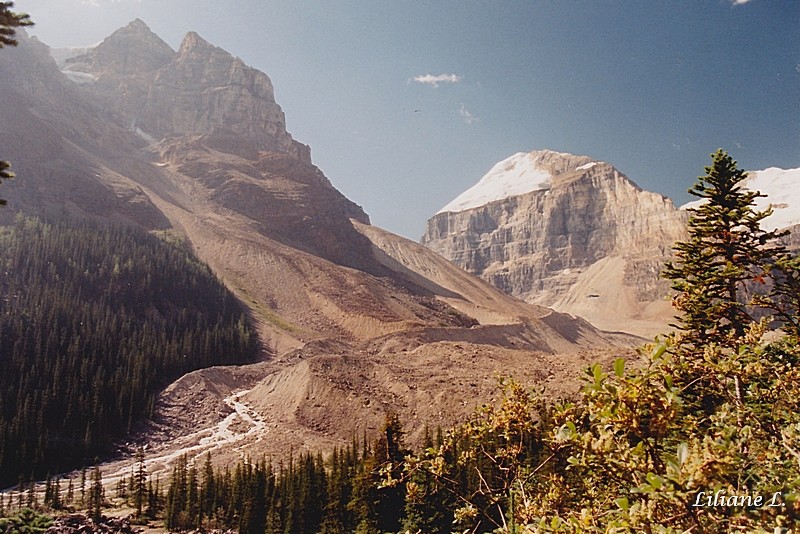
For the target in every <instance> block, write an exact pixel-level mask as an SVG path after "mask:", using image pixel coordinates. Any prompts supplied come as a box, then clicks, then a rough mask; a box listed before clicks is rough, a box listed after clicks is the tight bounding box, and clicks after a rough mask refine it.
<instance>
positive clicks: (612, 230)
mask: <svg viewBox="0 0 800 534" xmlns="http://www.w3.org/2000/svg"><path fill="white" fill-rule="evenodd" d="M685 220H686V219H685V214H684V213H682V212H680V211H678V210H676V209H675V207H674V206H673V204H672V202H671V201H670V200H669V199H667V198H665V197H663V196H661V195H658V194H655V193H650V192H648V191H644V190H642V189H641V188H639V187H638V186H637V185H636V184H635V183H633V182H632V181H631V180H630V179H629V178H627V177H626V176H625V175H623V174H622V173H621V172H619V171H618V170H617V169H616V168H614V167H613V166H612V165H610V164H608V163H605V162H601V161H595V160H593V159H592V158H589V157H587V156H575V155H572V154H565V153H560V152H554V151H550V150H540V151H533V152H530V153H527V154H524V153H520V154H515V155H514V156H512V157H510V158H508V159H506V160H504V161H502V162H500V163H498V164H497V165H495V166H494V167H493V168H492V169H491V170H490V171H489V173H487V174H486V176H484V177H483V178H482V179H481V180H480V181H479V182H478V184H477V185H475V186H474V187H472V188H471V189H468V190H467V191H466V192H465V193H463V194H462V195H460V196H459V197H457V198H456V200H454V201H453V202H451V203H450V204H448V205H447V206H445V207H444V208H443V209H442V210H441V211H439V213H437V214H436V215H434V216H433V217H432V218H431V219H430V220H429V221H428V227H427V230H426V232H425V235H424V236H423V238H422V242H423V244H425V245H426V246H428V247H430V248H431V249H433V250H435V251H436V252H439V253H440V254H442V255H444V256H445V257H446V258H448V259H450V260H452V261H453V262H455V263H456V264H457V265H459V266H461V267H463V268H464V269H466V270H467V271H469V272H472V273H474V274H477V275H479V276H481V277H482V278H483V279H485V280H487V281H489V282H490V283H491V284H493V285H494V286H496V287H498V288H500V289H502V290H503V291H505V292H507V293H509V294H511V295H514V296H517V297H519V298H522V299H524V300H526V301H528V302H533V303H537V304H541V305H546V306H552V307H554V308H555V309H558V310H561V311H566V312H568V313H572V314H576V315H580V316H583V317H585V318H587V319H588V320H590V321H592V322H595V323H596V324H599V325H602V327H603V328H607V329H613V330H622V331H627V332H635V333H639V334H646V335H649V334H651V333H654V331H657V330H658V328H660V326H659V325H661V324H662V321H663V319H664V318H665V317H670V316H671V312H670V307H669V303H668V302H666V301H665V300H663V297H664V296H665V295H666V294H667V292H668V288H669V285H668V284H667V283H666V282H664V281H661V280H660V279H659V276H658V273H659V272H660V269H661V265H662V264H663V261H664V260H665V259H666V258H667V257H669V255H670V253H671V247H672V244H673V243H674V242H675V241H676V240H677V239H680V238H682V237H683V236H684V235H685V228H684V225H685Z"/></svg>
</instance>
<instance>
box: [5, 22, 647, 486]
mask: <svg viewBox="0 0 800 534" xmlns="http://www.w3.org/2000/svg"><path fill="white" fill-rule="evenodd" d="M63 61H64V67H63V68H64V70H65V72H61V71H60V70H59V69H58V67H57V65H56V63H55V62H54V61H53V60H52V58H50V57H49V56H48V50H47V48H46V46H44V45H43V44H41V43H39V42H37V41H36V40H33V39H27V38H25V37H24V36H21V39H20V46H19V47H18V49H16V50H10V51H8V52H7V53H4V54H0V102H2V105H0V142H2V143H3V147H4V148H3V150H4V152H3V157H7V158H9V159H11V160H12V161H13V162H14V165H15V169H16V170H17V173H18V178H17V179H15V180H12V181H10V182H7V183H6V182H4V184H3V196H4V198H7V199H8V201H9V207H8V208H6V209H4V210H2V211H0V218H5V220H6V221H8V220H10V219H11V218H13V217H14V214H15V212H17V211H23V212H25V213H29V214H38V215H43V216H47V217H60V216H62V215H63V214H69V215H71V216H73V217H76V218H92V219H98V220H102V221H107V220H112V221H120V222H124V223H126V224H133V225H137V226H140V227H142V228H144V229H147V230H150V231H158V232H159V233H161V234H164V235H167V236H169V237H170V238H171V239H180V240H182V241H184V242H185V243H186V245H187V246H188V247H190V248H191V250H192V251H193V252H194V253H195V254H196V255H197V256H198V257H199V258H200V259H202V260H203V261H204V262H206V263H208V264H209V265H210V266H211V267H212V269H213V270H214V272H215V273H216V274H217V276H219V278H220V279H221V280H222V281H223V282H224V283H225V284H226V285H227V287H229V288H230V289H231V290H232V291H234V293H235V294H236V295H237V296H238V297H239V299H240V300H241V302H242V303H243V304H245V305H246V306H247V307H248V309H249V313H250V317H251V319H252V320H253V322H254V323H255V325H256V327H257V328H258V331H259V335H260V337H261V341H262V346H263V347H264V349H265V350H264V354H262V359H263V360H264V361H262V362H261V363H258V364H255V365H251V366H244V367H226V368H211V369H204V370H201V371H196V372H194V373H190V374H189V375H186V376H184V377H182V378H181V379H179V380H177V381H176V382H175V383H173V384H172V385H171V386H170V387H169V388H167V389H166V390H165V391H164V392H163V394H162V395H161V397H160V399H159V401H158V403H157V408H156V415H155V417H154V421H151V422H150V423H148V424H145V425H143V426H142V427H141V428H140V429H139V434H137V436H138V438H137V440H141V441H138V443H149V444H151V445H152V447H150V448H148V458H149V460H148V462H151V463H152V466H153V467H152V469H153V470H157V469H166V468H167V467H165V466H167V465H168V464H169V462H171V461H173V460H174V459H175V458H176V454H177V453H178V452H180V451H179V450H176V449H180V450H182V451H183V452H192V453H199V452H202V451H204V450H212V449H213V450H214V451H215V456H216V455H217V454H219V458H220V460H222V459H224V458H225V455H228V456H229V457H236V456H237V455H239V454H240V453H242V451H243V450H244V451H247V453H248V454H252V455H258V454H261V453H266V452H269V453H271V454H281V453H284V452H288V451H289V450H292V449H294V450H297V449H298V448H307V449H310V450H315V448H316V447H318V446H323V445H324V446H327V445H330V444H336V443H338V444H341V443H343V442H345V441H347V440H349V439H350V438H351V437H352V432H353V431H354V430H356V429H358V430H359V432H360V431H361V430H365V429H366V430H368V431H370V429H371V428H377V427H378V426H379V425H380V422H381V421H382V419H383V417H384V416H385V413H386V412H387V411H396V412H398V413H399V414H400V416H401V417H402V418H404V419H405V420H406V421H407V422H408V423H409V428H410V430H409V432H411V434H412V435H413V436H417V437H419V436H421V433H422V431H423V428H424V425H425V424H426V423H429V424H436V423H441V424H442V425H445V426H446V425H450V424H453V423H455V422H456V421H457V420H459V419H460V418H462V417H464V416H466V414H467V413H469V412H470V411H471V410H472V408H473V405H474V403H475V402H476V399H478V398H485V397H486V396H487V395H488V394H489V392H490V391H492V390H493V388H494V387H495V385H496V376H497V375H501V374H502V375H506V374H514V375H518V376H519V377H520V378H522V379H531V380H533V381H536V382H537V383H539V384H540V385H547V386H548V388H549V389H550V391H552V392H553V393H554V394H562V393H566V392H568V391H571V390H573V389H574V388H575V382H574V377H575V376H577V372H578V370H579V369H580V368H581V367H582V366H584V365H585V363H586V362H587V361H589V360H594V359H596V358H600V359H605V360H608V359H610V358H612V357H613V356H616V355H617V354H618V352H617V349H614V348H612V347H614V346H616V345H619V344H624V345H626V346H627V345H629V344H630V343H631V339H630V338H619V337H613V336H608V335H606V334H603V333H602V332H599V331H598V330H597V329H596V328H594V327H593V326H592V325H590V324H589V323H587V322H586V321H584V320H580V319H574V318H572V317H570V316H568V315H564V314H559V313H554V312H552V311H551V310H546V309H543V308H541V307H537V306H531V305H528V304H525V303H523V302H521V301H518V300H516V299H513V298H510V297H508V296H507V295H504V294H503V293H501V292H500V291H498V290H496V289H494V288H492V287H490V286H489V285H487V284H485V283H483V282H480V281H479V280H477V279H475V278H473V277H472V276H470V275H468V274H467V273H464V272H463V271H460V270H458V269H457V268H455V267H453V266H452V265H450V264H448V263H447V262H445V261H444V260H442V259H441V258H439V257H438V256H436V255H434V254H433V253H431V252H430V251H428V250H426V249H424V248H422V247H421V246H419V245H417V244H414V243H411V242H408V241H407V240H403V239H401V238H399V237H397V236H393V235H392V234H390V233H388V232H384V231H382V230H380V229H376V228H373V227H371V226H370V225H369V218H368V217H367V215H366V214H365V213H364V212H363V210H362V209H361V208H360V207H359V206H357V205H356V204H355V203H353V202H352V201H350V200H348V199H347V198H345V197H344V196H343V195H342V194H341V193H339V192H338V191H337V190H336V189H335V188H334V187H333V186H332V185H331V183H330V182H329V181H328V179H327V178H326V177H325V176H324V174H323V173H322V172H321V171H320V170H319V169H318V168H317V167H315V166H314V165H313V163H312V162H311V158H310V150H309V149H308V147H306V146H305V145H302V144H301V143H298V142H297V141H295V140H294V139H293V138H292V137H291V135H290V134H289V133H288V132H287V131H286V126H285V119H284V116H283V112H282V111H281V109H280V107H279V106H278V105H277V103H276V102H275V101H274V96H273V91H272V84H271V82H270V80H269V78H268V77H267V76H266V75H265V74H263V73H260V72H258V71H255V70H254V69H251V68H250V67H247V66H246V65H245V64H244V63H243V62H242V61H241V60H239V59H237V58H234V57H233V56H231V55H230V54H228V53H227V52H225V51H223V50H221V49H219V48H217V47H214V46H213V45H211V44H209V43H207V42H205V41H204V40H202V38H200V37H199V36H198V35H196V34H193V33H190V34H188V35H187V36H186V38H185V39H184V40H183V43H182V44H181V47H180V48H179V50H177V51H172V50H170V49H169V47H168V46H166V45H165V44H164V43H163V41H161V40H160V39H159V38H158V37H157V36H155V35H154V34H153V33H152V32H151V31H150V30H149V29H148V28H147V26H146V25H145V24H144V23H142V22H141V21H134V22H133V23H132V24H130V25H128V26H127V27H125V28H123V29H121V30H119V31H118V32H115V33H114V34H113V35H111V36H109V37H108V38H107V39H105V40H104V41H103V42H102V43H100V44H99V45H98V46H96V47H94V48H92V49H90V50H88V51H86V52H85V53H82V54H78V55H75V56H73V57H71V58H67V59H64V60H63ZM237 399H238V400H237ZM245 403H246V404H245ZM242 406H246V407H247V408H246V409H245V408H242ZM237 410H242V413H243V414H245V412H246V414H245V415H240V414H239V411H237ZM228 417H232V418H238V419H236V420H237V421H238V423H236V425H240V426H235V425H234V426H235V428H250V426H251V425H252V424H253V423H252V421H258V425H257V428H258V429H259V431H258V432H252V433H247V432H242V433H239V432H238V431H232V430H229V427H228V426H227V425H231V424H232V423H231V422H230V421H229V420H228ZM226 421H227V422H226ZM262 425H263V426H262ZM223 426H224V429H223ZM213 436H216V437H214V438H213V439H212V437H213ZM206 438H208V439H206ZM217 438H219V440H217ZM228 438H230V439H228ZM240 438H241V439H240ZM204 440H205V441H204ZM158 466H160V467H158ZM104 471H105V469H104ZM112 478H113V477H112Z"/></svg>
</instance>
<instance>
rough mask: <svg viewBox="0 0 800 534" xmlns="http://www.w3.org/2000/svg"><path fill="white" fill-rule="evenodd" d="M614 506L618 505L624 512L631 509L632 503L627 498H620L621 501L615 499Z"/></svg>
mask: <svg viewBox="0 0 800 534" xmlns="http://www.w3.org/2000/svg"><path fill="white" fill-rule="evenodd" d="M614 504H616V505H617V506H618V507H619V508H620V509H622V510H628V508H630V507H631V503H630V502H628V498H627V497H620V498H619V499H615V500H614Z"/></svg>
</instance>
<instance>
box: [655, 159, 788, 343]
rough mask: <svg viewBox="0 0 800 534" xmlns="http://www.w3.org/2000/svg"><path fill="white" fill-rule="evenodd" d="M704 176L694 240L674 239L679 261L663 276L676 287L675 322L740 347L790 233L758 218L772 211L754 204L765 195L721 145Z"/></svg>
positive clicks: (696, 189) (705, 338)
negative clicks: (766, 226)
mask: <svg viewBox="0 0 800 534" xmlns="http://www.w3.org/2000/svg"><path fill="white" fill-rule="evenodd" d="M711 158H712V164H711V166H709V167H706V175H705V176H701V177H700V178H698V180H699V181H698V183H697V184H695V185H694V186H693V187H692V188H691V189H690V190H689V193H691V194H692V195H695V196H697V197H699V198H700V199H702V201H703V202H702V203H701V204H700V205H699V206H697V207H696V208H693V209H691V210H690V214H691V215H690V217H689V225H688V228H689V239H688V240H687V241H683V242H679V243H677V244H676V246H675V255H676V256H677V261H675V262H670V263H668V264H667V266H666V268H665V269H664V273H663V274H664V277H665V278H668V279H670V280H672V281H673V285H672V287H673V289H675V290H676V291H678V295H677V297H676V298H675V300H674V304H675V307H676V309H677V310H678V311H679V312H681V315H680V316H679V317H678V321H679V323H678V325H677V326H678V327H679V328H680V329H681V330H683V331H684V332H686V334H687V335H686V336H684V337H685V339H691V340H693V341H694V343H695V344H698V345H707V344H709V343H716V344H719V345H722V346H725V347H730V348H736V347H737V346H738V344H740V343H741V340H742V339H743V337H744V334H745V332H746V331H747V329H748V327H749V325H750V324H752V323H753V322H756V321H757V320H758V318H759V317H758V313H757V311H756V308H757V307H758V306H759V304H761V303H763V301H762V299H759V298H754V294H758V293H759V292H760V293H765V292H766V291H765V289H766V288H765V286H764V284H765V279H766V278H767V277H768V276H769V271H770V269H771V268H772V266H773V265H774V264H775V261H776V260H777V259H778V258H781V257H785V256H786V250H785V247H783V246H782V245H780V244H779V243H778V242H777V241H778V239H779V238H780V237H782V236H784V235H785V234H786V232H779V231H777V230H773V231H766V230H764V229H762V228H761V221H763V220H764V218H766V217H768V216H769V215H770V214H771V213H772V210H771V209H768V210H765V211H756V209H755V207H754V201H755V199H756V198H758V197H763V196H764V195H762V194H761V193H759V192H757V191H748V190H745V189H744V188H743V186H744V183H743V182H744V180H745V179H746V178H747V173H746V172H745V171H743V170H741V169H739V168H737V164H736V161H734V160H733V158H731V157H730V156H729V155H728V154H727V153H725V152H724V151H723V150H722V149H720V150H718V151H717V152H715V153H714V154H712V156H711Z"/></svg>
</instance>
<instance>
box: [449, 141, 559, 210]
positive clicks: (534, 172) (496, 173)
mask: <svg viewBox="0 0 800 534" xmlns="http://www.w3.org/2000/svg"><path fill="white" fill-rule="evenodd" d="M536 163H537V160H536V157H535V155H534V154H530V153H525V152H517V153H516V154H514V155H513V156H511V157H510V158H506V159H504V160H503V161H501V162H499V163H498V164H496V165H495V166H494V167H492V168H491V169H490V170H489V172H488V173H486V175H484V177H483V178H481V179H480V181H479V182H478V183H477V184H475V185H473V186H472V187H470V188H469V189H467V190H466V191H464V192H463V193H461V194H460V195H458V196H457V197H456V198H455V199H454V200H453V201H452V202H450V203H449V204H447V205H446V206H445V207H443V208H442V209H440V210H439V211H438V212H437V213H444V212H447V211H453V212H455V211H464V210H468V209H470V208H477V207H478V206H483V205H484V204H486V203H488V202H493V201H495V200H501V199H504V198H508V197H513V196H516V195H522V194H524V193H530V192H531V191H543V190H547V189H550V184H551V182H550V179H551V176H550V173H549V172H547V171H543V170H541V169H539V168H538V167H537V166H536Z"/></svg>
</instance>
